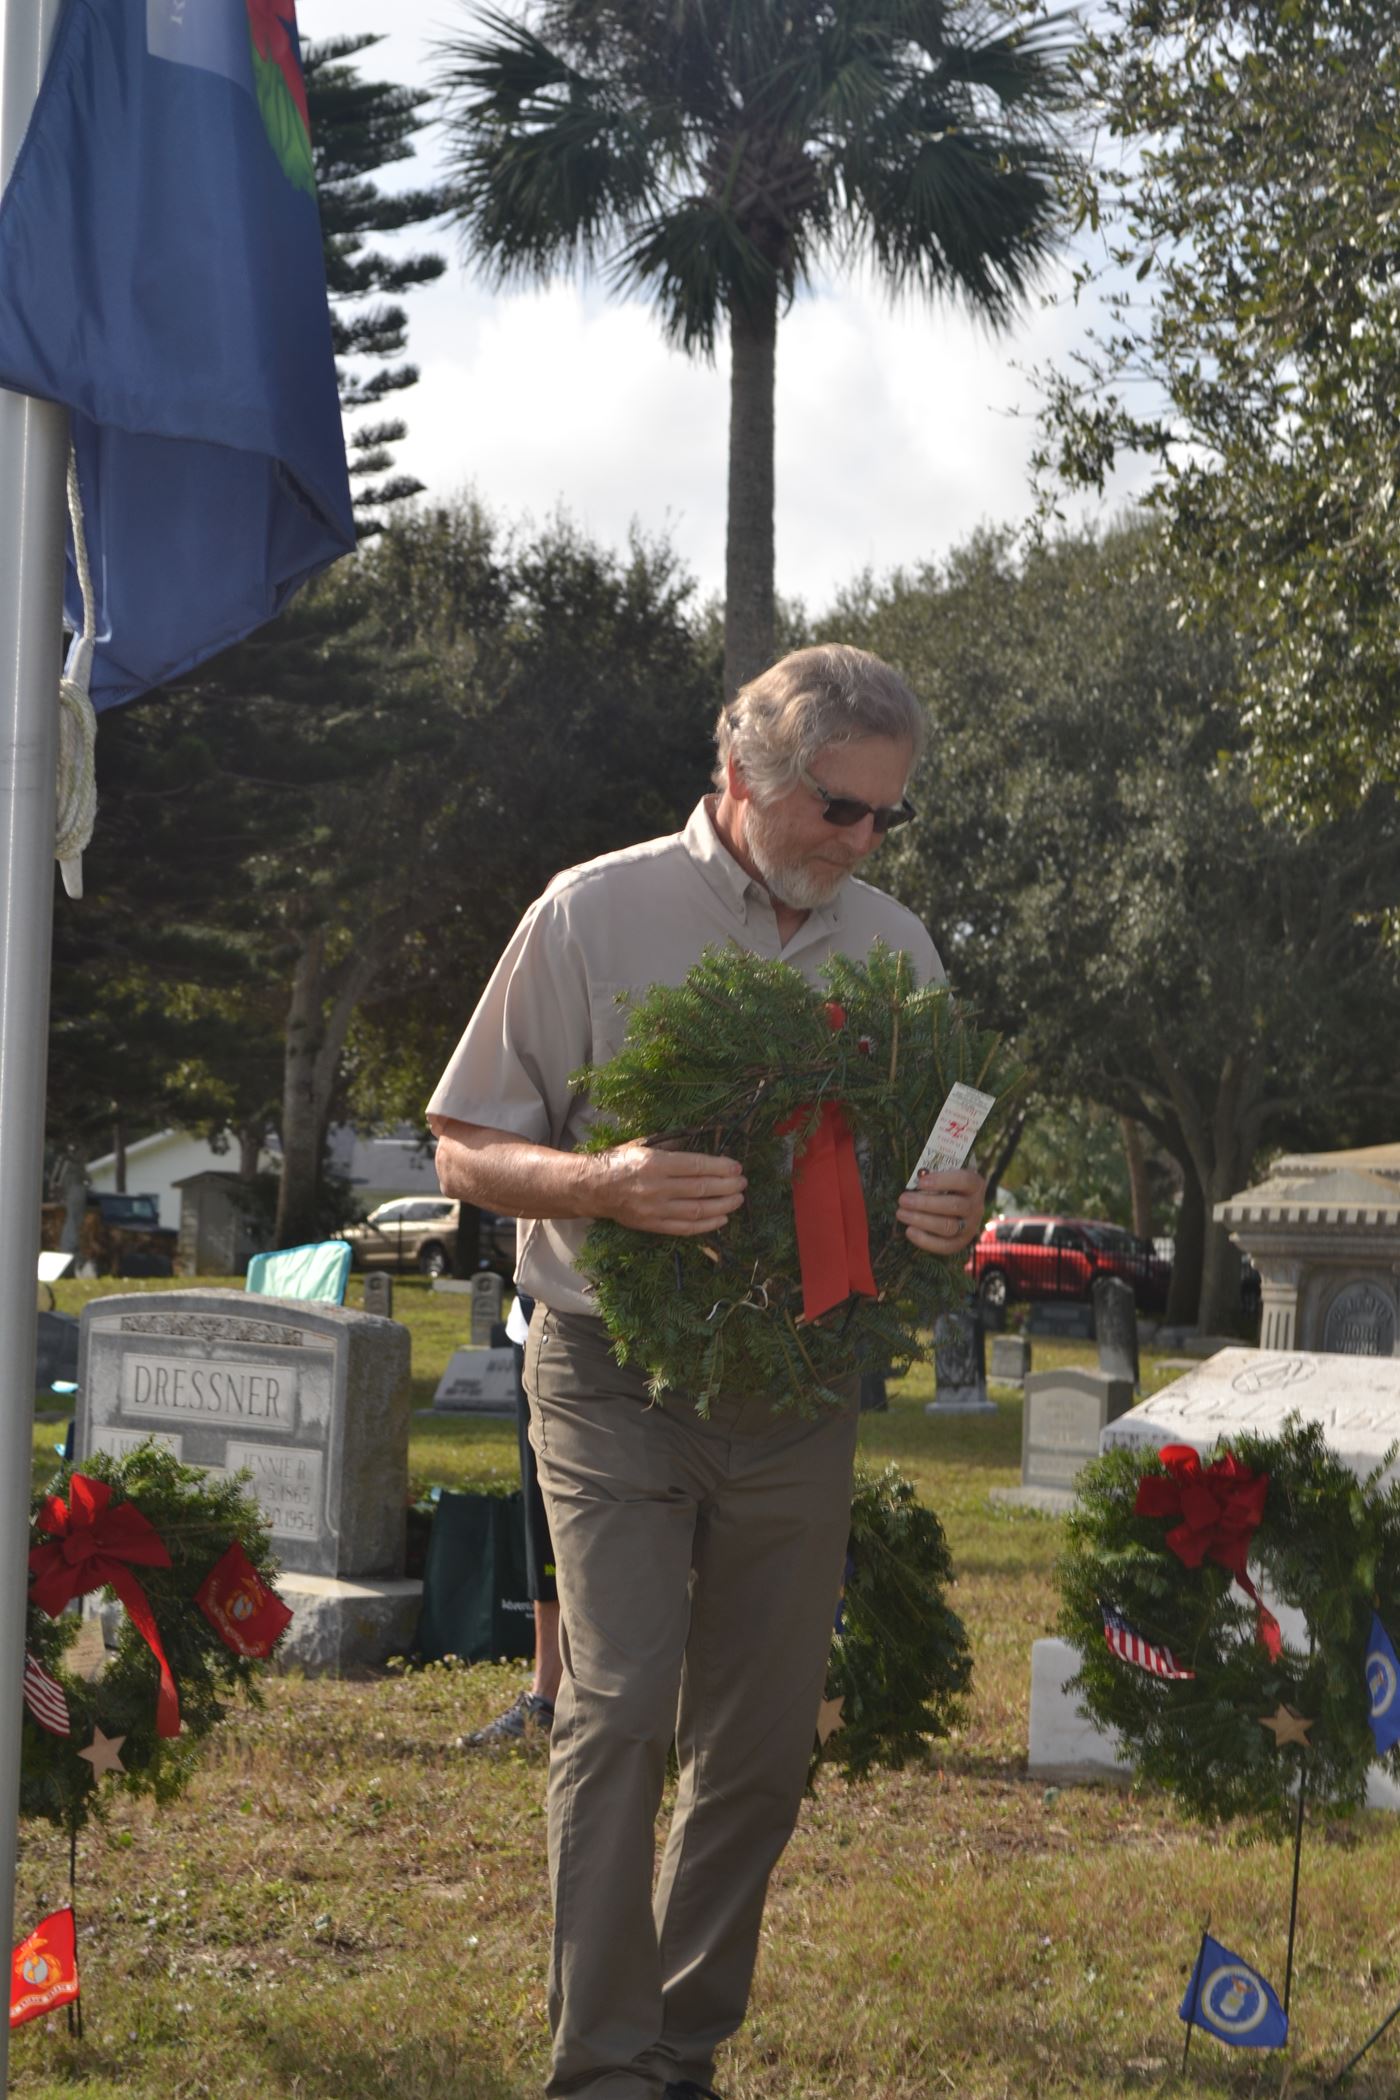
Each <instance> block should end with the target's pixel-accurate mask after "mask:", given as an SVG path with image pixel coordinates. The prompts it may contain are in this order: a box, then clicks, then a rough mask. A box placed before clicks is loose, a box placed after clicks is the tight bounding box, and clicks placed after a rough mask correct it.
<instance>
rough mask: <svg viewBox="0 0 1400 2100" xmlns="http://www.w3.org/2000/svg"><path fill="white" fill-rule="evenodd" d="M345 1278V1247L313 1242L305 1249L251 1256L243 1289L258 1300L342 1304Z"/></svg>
mask: <svg viewBox="0 0 1400 2100" xmlns="http://www.w3.org/2000/svg"><path fill="white" fill-rule="evenodd" d="M349 1275H350V1247H349V1244H348V1243H347V1242H346V1241H345V1240H317V1241H315V1242H314V1243H313V1244H312V1245H311V1246H308V1247H282V1248H279V1249H278V1251H277V1253H275V1254H255V1255H254V1256H253V1258H252V1260H251V1261H250V1262H249V1264H248V1275H247V1279H246V1288H247V1289H248V1290H250V1291H255V1292H256V1293H257V1294H258V1296H259V1297H260V1298H308V1299H312V1298H314V1299H316V1300H318V1301H319V1302H320V1303H321V1304H323V1305H343V1304H344V1303H345V1285H346V1281H347V1279H348V1278H349Z"/></svg>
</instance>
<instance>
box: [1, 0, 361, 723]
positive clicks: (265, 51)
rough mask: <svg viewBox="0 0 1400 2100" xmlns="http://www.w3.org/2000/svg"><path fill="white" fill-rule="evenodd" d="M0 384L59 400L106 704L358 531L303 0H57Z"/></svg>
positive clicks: (263, 615)
mask: <svg viewBox="0 0 1400 2100" xmlns="http://www.w3.org/2000/svg"><path fill="white" fill-rule="evenodd" d="M0 386H4V387H9V388H12V389H14V390H15V391H16V392H18V393H22V394H34V395H38V396H41V397H42V398H44V399H46V400H50V401H57V402H60V403H62V404H63V405H64V406H66V407H67V408H68V410H69V411H70V422H71V428H72V434H73V444H74V449H75V452H76V456H77V468H78V481H79V487H80V493H81V497H82V504H83V509H84V512H85V515H86V540H87V551H88V555H89V557H90V561H91V568H92V579H93V584H94V587H95V591H96V598H97V645H96V651H95V655H94V659H93V668H92V680H91V693H92V701H93V705H94V706H95V707H96V708H98V709H99V710H100V709H102V708H103V707H110V706H113V705H115V704H116V703H117V702H119V701H122V700H130V699H133V698H134V697H135V696H136V694H138V693H142V692H145V691H146V690H147V688H148V687H150V686H153V685H158V684H160V683H161V682H162V681H163V680H166V679H170V678H174V677H177V676H178V675H180V674H181V673H182V672H185V671H188V670H190V669H191V668H192V667H193V666H194V665H196V664H199V663H201V662H203V660H204V659H205V658H206V657H209V656H212V655H214V653H215V652H216V651H217V650H219V649H222V648H224V647H226V646H227V645H228V644H229V643H231V642H235V641H237V640H238V639H239V638H240V637H241V636H243V635H245V634H247V633H249V632H250V631H251V630H252V629H253V628H255V627H258V626H260V625H261V624H262V622H263V621H265V620H269V619H271V618H272V616H273V614H274V613H276V612H278V611H280V609H281V608H282V606H283V605H285V603H286V602H287V600H288V598H289V597H290V596H291V595H292V593H293V592H294V591H295V590H296V589H297V587H298V586H299V585H300V584H302V583H304V582H305V581H306V579H307V578H308V577H309V576H312V575H314V573H315V572H316V571H317V570H318V569H320V568H323V567H325V566H326V564H327V563H329V562H332V561H334V560H335V559H336V557H337V556H338V555H341V554H344V553H346V552H348V551H349V549H350V548H351V547H352V546H353V545H354V526H353V523H352V517H351V507H350V488H349V481H348V478H347V475H346V467H345V444H344V438H343V435H342V432H341V423H340V406H339V399H338V395H337V391H336V378H335V361H334V357H333V355H332V351H331V334H330V320H329V313H328V308H327V304H326V279H325V268H324V263H323V259H322V248H321V225H320V216H319V213H318V211H317V208H316V195H315V181H314V177H313V173H312V161H311V140H310V130H309V126H308V122H307V111H306V94H305V89H304V87H303V84H302V76H301V64H300V58H299V50H298V45H297V36H296V0H198V4H193V0H68V4H67V5H66V7H65V8H64V12H63V16H62V19H61V20H60V23H59V27H58V32H57V35H56V37H55V39H54V46H53V54H52V58H51V60H50V63H49V67H48V71H47V74H46V75H45V78H44V83H43V86H42V88H41V90H40V93H39V98H38V101H37V102H36V104H35V107H34V114H33V117H32V119H31V122H30V125H29V129H28V131H27V133H26V135H25V139H24V143H23V145H22V146H21V148H20V152H19V157H18V159H17V161H16V163H15V168H14V173H13V175H12V177H11V180H10V182H9V184H8V186H7V188H6V190H5V194H4V197H3V199H0ZM66 604H67V611H68V614H69V616H70V618H71V619H72V620H73V622H74V624H75V626H76V627H77V628H79V629H80V628H81V626H82V619H81V610H82V601H81V595H80V592H79V588H78V582H77V574H76V569H75V557H74V548H73V546H72V544H71V540H70V545H69V550H68V579H67V591H66Z"/></svg>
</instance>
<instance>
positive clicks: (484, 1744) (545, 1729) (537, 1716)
mask: <svg viewBox="0 0 1400 2100" xmlns="http://www.w3.org/2000/svg"><path fill="white" fill-rule="evenodd" d="M553 1725H554V1702H553V1701H552V1700H550V1699H544V1698H541V1696H540V1694H539V1693H538V1692H522V1693H521V1694H520V1697H519V1698H518V1699H517V1700H516V1701H515V1704H514V1705H513V1706H508V1707H507V1708H506V1710H505V1712H504V1713H503V1714H497V1716H496V1718H495V1720H494V1721H488V1722H487V1723H486V1726H485V1727H484V1728H478V1729H476V1730H475V1731H474V1732H473V1733H472V1734H471V1735H459V1736H458V1738H457V1748H458V1749H459V1750H505V1749H509V1747H510V1745H511V1744H512V1743H520V1744H532V1743H547V1742H548V1741H549V1731H550V1729H551V1728H552V1727H553Z"/></svg>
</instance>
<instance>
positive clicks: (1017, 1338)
mask: <svg viewBox="0 0 1400 2100" xmlns="http://www.w3.org/2000/svg"><path fill="white" fill-rule="evenodd" d="M1030 1368H1031V1345H1030V1343H1029V1342H1028V1341H1027V1340H1026V1337H1025V1336H1024V1335H1023V1334H994V1335H993V1336H992V1383H993V1385H1024V1384H1025V1382H1026V1379H1027V1377H1028V1376H1029V1374H1030Z"/></svg>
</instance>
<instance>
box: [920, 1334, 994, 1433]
mask: <svg viewBox="0 0 1400 2100" xmlns="http://www.w3.org/2000/svg"><path fill="white" fill-rule="evenodd" d="M933 1375H934V1397H933V1399H932V1400H929V1401H927V1402H926V1403H925V1406H924V1412H925V1414H930V1415H974V1414H976V1415H980V1414H994V1413H995V1412H996V1402H995V1401H994V1400H989V1399H988V1397H987V1339H986V1334H985V1331H984V1329H983V1326H982V1322H981V1321H980V1320H979V1319H978V1317H977V1315H976V1313H975V1312H973V1311H971V1310H970V1309H966V1308H965V1309H962V1310H959V1311H958V1312H949V1313H943V1314H941V1315H940V1317H939V1319H938V1322H937V1324H936V1326H935V1327H934V1330H933Z"/></svg>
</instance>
